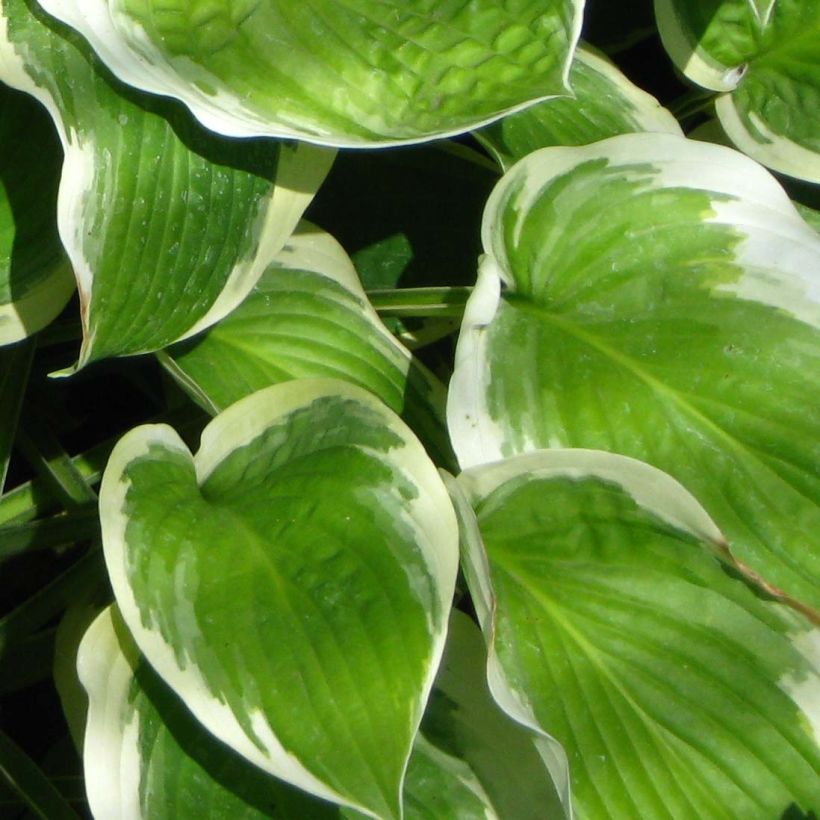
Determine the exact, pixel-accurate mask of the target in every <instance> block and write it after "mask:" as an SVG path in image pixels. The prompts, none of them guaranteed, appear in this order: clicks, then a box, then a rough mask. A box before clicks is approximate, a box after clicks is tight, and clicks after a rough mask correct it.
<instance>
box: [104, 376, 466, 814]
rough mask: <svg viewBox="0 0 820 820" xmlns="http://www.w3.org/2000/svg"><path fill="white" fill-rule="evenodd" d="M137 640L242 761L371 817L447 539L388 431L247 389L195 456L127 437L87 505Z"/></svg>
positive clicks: (438, 637) (289, 390) (422, 683)
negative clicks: (94, 513) (95, 506)
mask: <svg viewBox="0 0 820 820" xmlns="http://www.w3.org/2000/svg"><path fill="white" fill-rule="evenodd" d="M100 510H101V519H102V532H103V546H104V550H105V556H106V563H107V565H108V570H109V574H110V576H111V581H112V585H113V588H114V592H115V595H116V597H117V602H118V604H119V607H120V609H121V611H122V614H123V618H124V620H125V621H126V623H127V624H128V627H129V629H130V630H131V632H132V633H133V635H134V637H135V639H136V641H137V644H138V645H139V647H140V649H141V650H142V652H143V653H144V654H145V655H146V657H147V658H148V660H149V661H150V662H151V664H152V665H153V666H154V667H155V668H156V669H157V671H158V672H159V673H160V675H162V677H163V678H164V679H165V680H166V681H167V682H168V683H169V684H170V685H171V687H172V688H173V689H174V690H175V691H176V692H177V694H178V695H179V696H180V697H181V698H182V699H183V700H184V701H185V703H186V705H187V706H188V707H189V708H190V709H191V711H192V712H193V713H194V714H195V715H196V716H197V717H198V718H199V720H200V721H201V722H202V724H203V725H204V726H205V727H206V728H207V729H209V730H210V731H211V732H213V733H214V734H215V735H216V736H217V737H219V738H220V739H221V740H223V741H224V742H226V743H227V744H228V745H230V746H232V747H233V748H234V749H235V750H237V751H238V752H240V754H242V755H243V756H245V757H246V758H248V759H249V760H250V761H252V762H254V763H256V764H257V765H259V766H260V767H262V768H264V769H265V770H267V771H268V772H270V773H272V774H275V775H277V776H279V777H282V778H283V779H285V780H287V781H289V782H291V783H294V784H295V785H297V786H299V787H301V788H303V789H305V790H307V791H310V792H313V793H314V794H317V795H320V796H322V797H326V798H328V799H331V800H335V801H338V802H340V803H343V804H347V805H351V806H353V807H355V808H359V809H360V810H363V811H365V812H367V813H369V814H371V815H373V816H379V817H397V816H399V814H400V793H401V783H402V779H403V775H404V770H405V766H406V764H407V760H408V757H409V755H410V750H411V746H412V743H413V739H414V736H415V733H416V729H417V727H418V724H419V721H420V720H421V713H422V710H423V706H424V703H425V702H426V700H427V696H428V694H429V691H430V688H431V686H432V682H433V678H434V675H435V671H436V668H437V666H438V662H439V658H440V656H441V652H442V648H443V644H444V637H445V633H446V627H447V615H448V611H449V606H450V600H451V596H452V592H453V587H454V583H455V573H456V566H457V560H458V558H457V550H458V532H457V525H456V521H455V516H454V513H453V509H452V506H451V504H450V501H449V498H448V496H447V491H446V490H445V488H444V486H443V484H442V481H441V479H440V477H439V476H438V473H437V472H436V470H435V468H434V466H433V465H432V463H431V462H430V461H429V459H428V458H427V456H426V454H425V453H424V450H423V448H422V447H421V445H420V444H419V442H418V440H417V439H416V438H415V437H414V436H413V434H412V433H411V432H410V431H409V429H408V428H407V427H406V426H405V425H404V424H403V423H402V422H401V420H400V419H399V418H398V417H397V416H396V415H395V414H394V413H393V412H392V411H390V410H389V409H388V408H386V407H385V406H384V405H382V404H381V403H380V402H379V401H378V400H377V399H376V398H374V397H373V396H372V395H371V394H370V393H367V392H365V391H363V390H361V389H360V388H356V387H353V386H351V385H349V384H346V383H344V382H339V381H333V380H300V381H291V382H287V383H284V384H280V385H276V386H274V387H270V388H268V389H266V390H262V391H259V392H257V393H254V394H253V395H251V396H249V397H248V398H246V399H243V400H241V401H239V402H237V403H236V404H234V405H232V406H231V407H230V408H228V409H227V410H226V411H225V412H223V413H221V414H220V415H219V416H217V417H216V419H214V421H212V422H211V423H210V424H209V425H208V427H207V428H206V429H205V431H204V433H203V435H202V445H201V448H200V450H199V452H198V453H197V455H196V457H192V456H191V455H190V453H189V452H188V450H187V448H186V447H185V446H184V444H183V443H182V441H181V440H180V439H179V437H178V436H177V435H176V434H175V433H174V432H173V431H172V430H171V429H170V428H168V427H165V426H145V427H140V428H137V429H136V430H134V431H132V432H131V433H129V434H128V435H127V436H126V437H124V438H123V439H122V441H121V442H120V443H119V444H118V445H117V447H116V449H115V450H114V452H113V454H112V456H111V459H110V461H109V465H108V467H107V469H106V473H105V475H104V477H103V483H102V487H101V492H100Z"/></svg>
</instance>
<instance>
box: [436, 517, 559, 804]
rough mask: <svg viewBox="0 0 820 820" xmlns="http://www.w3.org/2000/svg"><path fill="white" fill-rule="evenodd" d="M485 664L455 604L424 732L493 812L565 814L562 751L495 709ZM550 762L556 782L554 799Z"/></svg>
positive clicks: (479, 643)
mask: <svg viewBox="0 0 820 820" xmlns="http://www.w3.org/2000/svg"><path fill="white" fill-rule="evenodd" d="M470 514H472V513H471V512H470ZM486 666H487V650H486V647H485V646H484V640H483V638H482V636H481V631H480V630H479V629H478V627H477V626H476V625H475V624H474V623H473V622H472V621H471V620H470V618H468V617H467V616H466V615H464V613H462V612H459V611H458V610H453V612H452V613H451V614H450V628H449V631H448V635H447V646H446V648H445V650H444V657H443V659H442V662H441V668H440V669H439V673H438V677H437V678H436V685H435V687H434V689H433V694H432V696H431V698H430V703H429V704H428V706H427V711H426V712H425V715H424V721H423V722H422V732H423V733H424V737H426V738H427V739H428V740H429V741H431V742H432V743H434V744H435V745H436V746H437V747H438V748H439V749H442V750H443V751H445V752H447V753H448V754H450V755H452V756H453V757H455V758H458V759H460V760H463V761H465V762H466V763H468V764H469V765H470V767H471V769H472V771H473V772H474V773H475V777H476V778H477V780H478V782H479V783H480V784H481V787H482V789H483V790H484V792H485V793H486V794H487V795H488V798H489V800H490V802H491V803H492V806H493V808H494V810H495V812H496V814H497V815H498V817H500V818H515V819H516V820H537V818H544V817H547V818H558V817H561V816H562V815H565V816H569V772H568V769H567V761H566V756H565V755H564V753H563V751H562V750H561V749H560V748H559V747H558V746H557V744H556V743H555V742H554V741H553V740H552V739H551V738H548V737H545V736H544V735H543V733H542V732H541V731H540V730H538V729H536V730H533V729H531V728H529V727H526V726H523V725H521V724H520V723H517V722H515V721H513V720H510V718H509V716H508V715H507V714H506V713H505V712H503V711H502V710H501V709H500V708H499V706H498V704H497V703H496V702H495V701H494V700H493V698H492V695H491V694H490V690H489V688H488V685H487V677H486ZM548 767H552V768H553V769H554V774H555V777H556V780H558V781H559V783H560V785H559V787H558V788H559V789H560V790H561V791H562V796H560V797H559V794H558V791H557V789H556V786H555V785H554V784H553V782H552V780H551V778H550V776H549V774H548ZM562 798H563V800H564V801H565V806H562V803H561V800H562ZM439 816H440V817H444V816H451V815H445V814H439Z"/></svg>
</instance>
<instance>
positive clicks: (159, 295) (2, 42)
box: [0, 0, 332, 365]
mask: <svg viewBox="0 0 820 820" xmlns="http://www.w3.org/2000/svg"><path fill="white" fill-rule="evenodd" d="M0 20H2V23H3V27H2V29H0V79H3V80H4V81H5V82H7V83H9V84H10V85H12V86H14V87H16V88H20V89H22V90H24V91H27V92H28V93H30V94H32V95H34V96H35V97H36V98H37V99H39V100H40V101H41V102H42V103H43V104H44V105H45V106H46V108H47V109H48V110H49V112H50V113H51V115H52V118H53V119H54V122H55V124H56V126H57V130H58V131H59V133H60V137H61V140H62V143H63V149H64V152H65V160H64V165H63V173H62V180H61V184H60V194H59V201H58V224H59V230H60V236H61V237H62V241H63V244H64V246H65V248H66V251H67V253H68V256H69V258H70V259H71V262H72V265H73V268H74V273H75V276H76V278H77V284H78V287H79V292H80V308H81V314H82V319H83V328H84V339H83V346H82V350H81V352H80V361H79V364H80V365H83V364H85V363H87V362H89V361H91V360H93V359H98V358H101V357H104V356H113V355H122V354H126V353H139V352H143V351H147V350H154V349H157V348H159V347H162V346H164V345H167V344H169V343H171V342H173V341H176V340H178V339H180V338H182V337H185V336H188V335H190V334H192V333H195V332H196V331H198V330H200V329H202V328H204V327H207V326H208V325H210V324H212V323H213V322H215V321H216V320H217V319H219V318H221V317H222V316H224V315H225V314H226V313H228V312H229V311H230V310H231V309H232V308H234V307H235V306H236V305H237V304H239V302H240V301H241V300H242V298H243V297H244V296H245V295H246V294H247V293H248V291H249V290H250V289H251V288H252V287H253V285H254V283H255V282H256V280H257V278H258V277H259V276H260V275H261V273H262V271H263V270H264V268H265V266H266V265H267V263H268V262H269V261H270V259H271V257H272V256H273V255H274V254H275V253H276V252H277V251H278V250H280V249H281V247H282V245H283V244H284V241H285V240H286V239H287V237H288V236H289V235H290V232H291V231H292V230H293V228H294V227H295V225H296V222H297V221H298V219H299V217H300V216H301V213H302V211H303V210H304V208H305V207H306V206H307V204H308V202H309V201H310V198H311V196H312V194H313V192H314V191H315V189H316V187H317V186H318V185H319V183H320V182H321V180H322V179H323V177H324V175H325V173H326V172H327V169H328V166H329V163H330V160H331V156H332V154H331V153H329V152H327V151H323V150H320V149H315V148H310V147H305V146H293V145H281V144H278V143H274V142H265V143H259V142H250V143H248V142H237V141H231V140H225V139H220V138H218V137H216V136H214V135H213V134H210V133H208V132H206V131H205V130H204V129H202V128H201V127H200V126H198V125H197V124H196V123H195V122H194V121H193V119H192V118H191V117H190V116H189V115H188V114H187V113H186V112H185V111H184V109H183V108H182V106H180V105H178V104H176V103H170V102H162V101H158V100H156V99H153V98H151V97H148V96H146V95H141V94H138V93H137V92H135V91H133V90H132V89H127V88H126V87H124V86H122V85H121V84H119V83H117V82H116V81H115V80H114V79H113V78H112V77H111V76H110V75H109V74H108V71H107V70H106V69H104V68H103V67H102V66H101V64H100V63H99V62H98V60H97V59H96V58H95V57H94V55H93V52H91V49H90V48H89V47H88V45H87V44H86V43H85V42H84V41H83V40H82V39H81V38H79V37H78V36H77V35H76V34H75V33H74V32H72V31H71V30H70V29H67V28H65V27H64V26H62V25H60V24H58V23H57V22H56V21H54V20H52V19H51V18H49V17H47V15H45V14H44V13H43V12H42V11H41V10H40V9H39V8H37V7H35V8H34V9H32V8H30V7H29V5H28V4H27V2H26V0H2V3H0Z"/></svg>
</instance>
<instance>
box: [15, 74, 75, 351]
mask: <svg viewBox="0 0 820 820" xmlns="http://www.w3.org/2000/svg"><path fill="white" fill-rule="evenodd" d="M59 180H60V148H59V143H58V141H57V135H56V134H55V133H54V129H53V127H52V125H51V122H50V121H49V119H48V116H47V115H46V113H45V112H44V111H43V110H42V108H41V107H40V106H39V105H38V104H37V103H36V102H34V100H32V99H31V98H30V97H27V96H26V95H24V94H20V93H18V92H16V91H12V90H11V89H10V88H7V87H6V86H4V85H0V345H5V344H11V343H13V342H18V341H20V340H21V339H24V338H26V337H27V336H30V335H31V334H32V333H36V332H37V331H38V330H40V329H42V328H43V327H45V326H46V325H47V324H48V323H49V322H50V321H51V320H52V319H54V317H55V316H57V314H58V313H59V312H60V311H61V310H62V309H63V308H64V307H65V305H66V303H67V302H68V300H69V298H70V297H71V294H72V293H73V292H74V277H73V275H72V273H71V267H70V265H69V264H68V260H67V259H66V256H65V253H64V252H63V248H62V245H61V244H60V237H59V236H58V234H57V212H56V203H57V184H58V182H59Z"/></svg>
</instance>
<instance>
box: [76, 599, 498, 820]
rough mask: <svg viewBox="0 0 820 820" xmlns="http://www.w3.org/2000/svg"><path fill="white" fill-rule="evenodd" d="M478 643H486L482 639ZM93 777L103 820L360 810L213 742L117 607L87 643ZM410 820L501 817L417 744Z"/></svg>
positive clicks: (458, 770) (88, 765)
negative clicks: (291, 782)
mask: <svg viewBox="0 0 820 820" xmlns="http://www.w3.org/2000/svg"><path fill="white" fill-rule="evenodd" d="M480 640H481V639H480V637H479V641H480ZM78 666H79V671H80V674H81V676H82V679H83V682H84V685H85V686H86V687H87V690H88V694H89V706H90V708H89V711H88V718H87V724H88V729H87V739H86V741H85V744H84V745H85V755H84V757H85V771H86V781H87V783H88V787H89V788H88V792H89V803H90V806H91V809H92V812H93V813H94V816H95V817H132V816H133V817H150V818H152V820H153V819H154V818H158V819H159V818H165V817H168V818H174V817H192V816H194V815H196V814H202V815H204V816H206V817H215V818H222V817H224V818H249V819H250V818H262V817H269V818H279V819H280V820H294V819H295V818H299V820H302V818H328V820H330V818H338V817H361V816H362V815H361V814H360V813H359V812H356V811H354V810H352V809H343V810H341V811H340V810H339V807H337V806H335V805H333V804H331V803H327V802H325V801H322V800H319V799H317V798H315V797H311V796H310V795H308V794H307V793H305V792H302V791H300V790H298V789H295V788H293V787H292V786H288V785H287V784H285V783H283V782H282V781H280V780H278V779H276V778H274V777H272V776H270V775H268V774H265V773H263V772H262V771H260V770H259V769H258V768H257V767H255V766H252V765H251V764H249V763H248V762H247V761H245V760H244V759H243V758H241V757H240V756H239V755H237V754H236V753H235V752H232V751H231V750H229V749H228V748H227V747H226V746H224V745H223V744H222V743H220V742H219V741H217V740H216V739H215V738H214V737H213V736H212V735H210V734H209V733H208V732H207V731H206V730H205V729H204V728H203V727H202V726H201V724H199V722H198V721H197V720H196V719H195V718H194V717H193V716H192V715H191V714H190V713H189V712H188V710H187V709H186V708H185V705H184V704H183V703H182V702H181V701H180V700H179V698H177V697H176V696H175V695H174V693H173V692H172V691H171V690H170V689H169V688H168V687H167V686H166V685H165V684H164V683H163V682H162V679H161V678H159V676H158V675H157V674H156V673H155V672H154V671H153V669H151V667H150V666H149V665H148V663H147V662H146V661H145V659H144V658H143V657H142V656H141V655H140V654H139V650H138V649H137V648H136V646H135V644H134V642H133V639H132V638H131V636H130V634H129V633H128V631H127V629H126V628H125V626H124V625H123V623H122V620H121V618H120V616H119V613H118V612H117V610H116V608H115V607H110V608H109V609H108V610H106V611H105V612H103V613H102V614H101V615H100V616H99V617H98V618H97V619H96V621H95V623H94V624H92V625H91V627H90V628H89V629H88V631H87V633H86V635H85V637H84V638H83V641H82V644H81V649H80V653H79V658H78ZM404 791H405V796H404V817H405V818H406V820H415V819H416V818H436V817H459V818H464V820H468V818H481V820H484V818H486V817H494V816H495V815H494V814H492V809H491V807H490V806H489V803H488V801H487V799H486V795H484V793H483V791H482V789H481V786H480V784H478V782H477V781H476V780H475V776H474V775H473V774H472V773H471V772H470V770H469V767H467V765H466V764H465V763H463V762H461V761H459V760H457V759H455V758H453V757H450V756H449V755H446V754H444V753H443V752H442V751H440V750H439V749H437V748H436V747H435V746H433V745H432V744H430V743H429V742H427V741H425V740H424V738H422V737H418V738H417V739H416V743H415V745H414V749H413V755H412V757H411V759H410V764H409V766H408V771H407V778H406V782H405V789H404Z"/></svg>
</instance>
